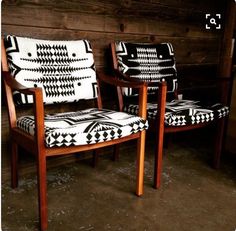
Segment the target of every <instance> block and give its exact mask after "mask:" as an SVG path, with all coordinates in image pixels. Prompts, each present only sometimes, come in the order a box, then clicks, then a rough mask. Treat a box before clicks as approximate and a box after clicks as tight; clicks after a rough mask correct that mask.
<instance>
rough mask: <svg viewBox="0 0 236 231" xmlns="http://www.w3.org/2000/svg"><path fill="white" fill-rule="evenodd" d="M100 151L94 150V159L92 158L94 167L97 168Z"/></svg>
mask: <svg viewBox="0 0 236 231" xmlns="http://www.w3.org/2000/svg"><path fill="white" fill-rule="evenodd" d="M99 153H100V151H99V149H96V150H94V151H93V160H92V166H93V168H95V167H96V166H97V165H98V158H99Z"/></svg>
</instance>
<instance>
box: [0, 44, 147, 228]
mask: <svg viewBox="0 0 236 231" xmlns="http://www.w3.org/2000/svg"><path fill="white" fill-rule="evenodd" d="M1 46H2V47H1V48H2V51H1V55H2V71H3V72H2V77H3V83H4V87H5V92H6V100H7V108H8V116H9V127H10V141H11V173H12V174H11V176H12V177H11V184H12V187H13V188H16V187H17V186H18V166H17V161H18V147H19V146H21V147H23V148H24V149H25V150H27V151H29V153H32V154H33V155H34V156H35V157H36V160H37V179H38V204H39V219H40V229H41V231H45V230H47V227H48V218H47V217H48V215H47V196H46V193H47V183H46V181H47V179H46V166H47V157H49V156H58V155H68V154H72V153H77V152H82V151H88V150H96V149H98V148H102V147H106V146H111V145H118V144H120V143H122V142H126V141H129V140H134V139H136V140H137V178H136V195H137V196H141V195H142V194H143V178H144V154H145V134H146V131H145V130H143V131H141V132H138V133H136V134H132V135H129V136H126V137H122V138H119V139H115V140H111V141H106V142H101V143H97V144H89V145H79V146H71V147H56V148H55V147H54V148H48V147H46V146H45V143H44V104H43V95H42V89H41V88H26V87H24V86H22V85H21V84H19V83H18V82H17V81H16V80H15V79H14V78H13V77H12V76H11V74H10V73H9V69H8V64H7V59H6V52H5V48H4V43H3V40H2V41H1ZM97 80H98V85H99V83H100V82H101V81H104V82H106V83H108V84H112V85H115V86H120V87H133V88H137V89H139V93H140V97H139V106H140V111H139V116H140V117H142V118H143V119H146V103H147V85H146V84H143V83H129V82H127V81H120V80H117V79H111V77H110V76H109V77H108V76H106V75H105V74H103V73H101V72H100V73H97ZM14 90H17V91H19V92H20V93H23V94H26V95H32V96H33V100H34V103H33V109H34V110H33V111H34V117H35V135H34V136H31V135H29V134H26V133H25V132H24V131H22V130H21V129H19V128H17V126H16V119H17V117H16V108H15V104H14V102H13V95H12V92H13V91H14ZM97 103H98V108H99V109H101V108H102V99H101V94H100V89H99V87H98V99H97Z"/></svg>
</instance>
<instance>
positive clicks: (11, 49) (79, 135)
mask: <svg viewBox="0 0 236 231" xmlns="http://www.w3.org/2000/svg"><path fill="white" fill-rule="evenodd" d="M2 68H3V71H4V72H3V79H4V86H5V91H6V99H7V107H8V112H9V122H10V123H9V125H10V126H9V127H10V138H11V141H10V142H11V146H12V187H17V185H18V173H17V159H18V157H17V156H18V151H17V149H18V146H21V147H23V148H24V149H26V150H28V151H29V152H30V153H33V154H34V155H35V156H36V159H37V169H38V195H39V216H40V227H41V230H43V231H45V230H46V229H47V197H46V193H47V190H46V158H47V157H49V156H56V155H64V154H71V153H77V152H80V151H86V150H94V149H98V148H101V147H105V146H110V145H116V144H119V143H122V142H125V141H128V140H132V139H137V140H138V141H139V142H138V148H137V149H138V152H137V182H136V194H137V195H138V196H140V195H142V193H143V172H144V170H143V168H144V149H145V148H144V147H145V130H146V129H147V128H148V122H147V120H146V110H145V108H146V94H145V92H146V90H147V86H146V85H145V84H136V85H134V84H132V86H133V87H134V88H135V89H137V90H139V91H140V106H141V107H143V110H142V108H141V109H140V110H139V111H140V112H139V116H136V115H131V114H128V113H124V112H117V111H112V110H108V109H103V108H102V101H101V95H100V88H99V82H100V81H101V79H100V78H99V76H98V75H97V73H96V71H95V65H94V59H93V52H92V49H91V45H90V43H89V41H87V40H77V41H48V40H38V39H31V38H24V37H18V36H11V35H9V36H6V37H5V38H4V40H2ZM101 78H102V80H103V81H106V80H107V82H108V83H110V84H113V85H115V86H117V85H120V86H123V87H125V86H128V87H129V86H131V84H130V83H128V82H125V81H117V80H116V79H114V80H112V79H111V78H108V79H106V78H105V76H102V77H101ZM82 99H83V100H84V99H95V100H97V104H98V108H89V109H84V110H80V111H73V112H64V113H56V114H48V115H47V114H46V115H45V113H44V104H58V103H63V104H64V103H69V102H79V103H80V102H81V100H82ZM82 102H83V101H82ZM15 104H18V105H22V104H23V105H24V104H29V105H32V107H33V109H34V110H33V111H34V113H33V115H26V116H22V117H20V118H17V117H16V106H15Z"/></svg>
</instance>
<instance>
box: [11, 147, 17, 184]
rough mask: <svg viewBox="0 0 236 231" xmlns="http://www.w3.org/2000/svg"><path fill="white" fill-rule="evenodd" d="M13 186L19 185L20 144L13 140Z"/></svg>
mask: <svg viewBox="0 0 236 231" xmlns="http://www.w3.org/2000/svg"><path fill="white" fill-rule="evenodd" d="M11 149H12V150H11V186H12V188H16V187H17V186H18V145H17V144H16V143H15V142H12V145H11Z"/></svg>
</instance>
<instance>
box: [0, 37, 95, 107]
mask: <svg viewBox="0 0 236 231" xmlns="http://www.w3.org/2000/svg"><path fill="white" fill-rule="evenodd" d="M4 41H5V47H6V53H7V59H8V64H9V69H10V72H11V74H12V75H13V76H14V77H15V79H16V80H17V81H18V82H19V83H21V84H22V85H24V86H26V87H41V88H42V89H43V99H44V103H46V104H52V103H62V102H74V101H78V100H80V99H91V98H96V97H97V81H96V72H95V65H94V58H93V53H92V49H91V46H90V43H89V41H87V40H76V41H51V40H41V39H32V38H24V37H18V36H12V35H8V36H6V37H5V39H4ZM14 94H15V95H14V99H15V100H16V101H17V103H18V104H26V103H32V98H31V97H25V96H24V95H21V94H19V93H17V92H15V93H14Z"/></svg>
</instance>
